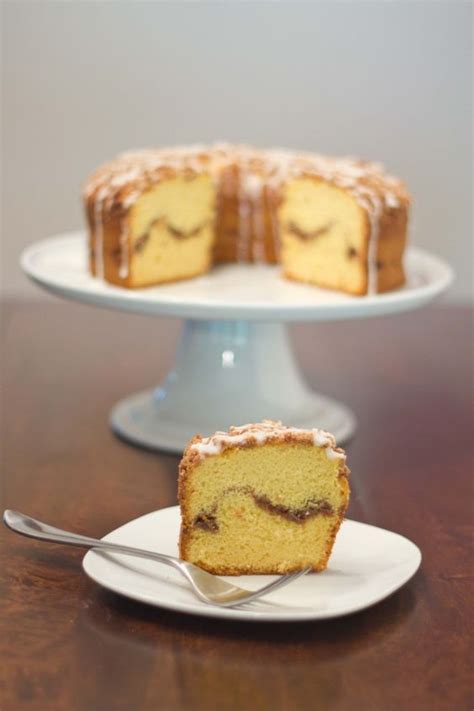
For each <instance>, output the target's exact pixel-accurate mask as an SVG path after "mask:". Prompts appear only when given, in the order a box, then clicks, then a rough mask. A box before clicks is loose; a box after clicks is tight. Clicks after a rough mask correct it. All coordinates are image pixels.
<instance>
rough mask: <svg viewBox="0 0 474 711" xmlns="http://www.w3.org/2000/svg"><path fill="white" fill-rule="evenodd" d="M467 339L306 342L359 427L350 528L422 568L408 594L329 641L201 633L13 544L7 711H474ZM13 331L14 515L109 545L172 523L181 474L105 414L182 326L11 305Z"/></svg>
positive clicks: (437, 329) (466, 324)
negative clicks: (167, 518)
mask: <svg viewBox="0 0 474 711" xmlns="http://www.w3.org/2000/svg"><path fill="white" fill-rule="evenodd" d="M471 319H472V312H471V311H470V310H469V309H467V308H461V307H448V306H433V307H430V308H427V309H425V310H423V311H419V312H415V313H411V314H404V315H399V316H393V317H389V318H385V319H376V320H375V319H374V320H367V321H354V322H350V323H334V324H324V325H317V324H316V325H305V326H303V325H298V326H295V327H294V328H293V329H292V335H293V338H294V345H295V349H296V352H297V355H298V358H299V361H300V363H301V367H302V369H303V371H304V373H305V375H306V377H307V379H308V381H309V382H310V383H311V384H312V385H313V386H314V387H317V388H318V389H320V390H321V391H323V392H326V393H328V394H332V395H335V396H337V397H339V398H340V399H343V400H344V401H345V402H346V403H347V404H349V405H350V406H351V407H352V408H353V409H354V410H355V412H356V413H357V416H358V424H359V428H358V431H357V434H356V437H355V439H354V440H353V441H352V442H351V443H350V444H349V445H348V446H347V451H348V460H349V465H350V467H351V469H352V491H353V493H352V500H351V505H350V510H349V514H348V515H349V517H350V518H353V519H356V520H359V521H366V522H369V523H372V524H375V525H377V526H382V527H384V528H387V529H391V530H394V531H398V532H399V533H401V534H403V535H405V536H408V537H409V538H411V539H412V540H413V541H415V542H416V543H417V544H418V546H419V547H420V548H421V550H422V553H423V563H422V567H421V569H420V571H419V572H418V573H417V574H416V576H415V577H414V578H413V579H412V580H411V581H410V582H409V583H408V584H407V585H406V586H405V587H404V588H402V589H401V590H400V591H398V592H397V593H396V594H394V595H393V596H392V597H390V598H389V599H387V600H385V601H384V602H382V603H379V604H378V605H376V606H375V607H373V608H371V609H368V610H365V611H364V612H361V613H358V614H355V615H352V616H349V617H346V618H341V619H337V620H331V621H326V622H315V623H297V624H265V625H263V624H254V623H239V624H236V623H234V622H230V621H226V622H224V621H219V620H210V619H201V618H199V617H192V616H186V615H181V614H177V613H172V612H168V611H165V610H163V611H162V610H159V609H155V608H150V607H146V606H145V605H141V604H139V603H135V602H132V601H130V600H127V599H124V598H121V597H119V596H117V595H114V594H112V593H109V592H107V591H105V590H103V589H101V588H99V587H98V586H96V585H95V584H94V583H93V582H91V581H90V580H89V579H87V578H86V577H85V575H84V574H83V573H82V570H81V565H80V563H81V558H82V555H83V553H82V552H81V551H80V550H77V551H76V550H75V549H72V548H67V547H61V546H54V545H50V544H45V543H39V542H35V541H31V540H29V539H25V538H22V537H20V536H16V535H14V534H13V533H11V532H9V531H7V530H6V529H5V528H4V527H3V526H2V527H1V532H0V536H1V538H0V556H1V561H0V564H1V568H0V585H1V594H0V606H1V612H0V652H1V656H0V679H1V689H0V693H1V697H0V698H1V702H0V708H1V709H2V711H22V710H23V709H32V710H37V709H38V710H40V711H50V710H51V711H54V710H55V709H67V710H69V709H70V710H72V711H75V710H76V709H77V710H80V711H95V710H97V711H109V710H110V711H114V710H115V709H117V710H118V709H123V710H124V711H129V710H130V711H133V710H139V711H142V710H145V709H146V710H148V709H153V710H154V709H165V710H167V709H190V710H191V711H192V710H193V709H206V710H207V709H245V710H247V709H272V710H275V711H277V710H279V709H285V710H286V709H331V710H332V709H337V710H339V709H344V710H345V709H347V710H350V711H354V710H355V711H357V710H358V709H368V710H372V709H373V710H374V711H391V710H392V709H393V710H396V711H400V710H401V711H404V710H406V709H409V710H410V711H411V710H412V709H413V710H415V711H423V710H424V709H427V710H429V711H433V710H437V709H443V710H444V709H446V710H447V711H459V710H464V709H466V711H468V710H470V709H472V707H473V692H472V685H471V677H470V660H471V659H472V656H471V654H472V626H471V623H472V617H471V615H470V610H471V611H472V608H471V595H472V572H473V566H472V563H473V558H472V547H471V544H472V530H471V528H470V524H471V522H472V465H473V458H472V424H473V422H472V371H471V367H472V351H471V350H470V343H471V337H472V320H471ZM2 323H3V325H2V332H3V337H2V344H3V345H2V430H3V431H2V469H1V476H2V506H3V507H9V508H16V509H18V510H20V511H24V512H27V513H30V514H31V515H33V516H36V517H37V518H40V519H43V520H45V521H48V522H51V523H56V524H57V525H58V526H60V527H64V528H68V529H71V530H76V531H78V532H83V533H88V534H90V535H93V536H97V537H99V536H102V535H104V534H105V533H107V532H108V531H110V530H111V529H113V528H115V527H117V526H119V525H120V524H122V523H124V522H126V521H128V520H130V519H133V518H135V517H137V516H140V515H141V514H143V513H145V512H148V511H152V510H154V509H157V508H161V507H165V506H169V505H173V504H175V503H176V470H177V463H178V458H177V457H175V456H171V455H165V454H157V453H152V452H148V451H143V450H140V449H137V448H133V447H131V446H128V445H127V444H125V443H124V442H122V441H120V440H118V439H116V438H115V437H114V436H113V434H112V433H111V431H110V429H109V426H108V414H109V410H110V408H111V406H112V405H113V404H114V403H115V402H116V400H118V399H119V398H121V397H123V396H124V395H126V394H129V393H131V392H133V391H134V390H139V389H143V388H145V387H148V386H150V385H151V384H153V383H155V382H156V381H157V380H158V379H159V378H160V377H162V376H163V375H164V374H165V372H166V370H167V367H168V366H169V365H170V364H171V362H172V358H173V352H174V348H175V345H176V341H177V338H178V335H179V330H180V324H179V322H178V321H175V320H166V319H159V318H155V319H153V318H147V317H140V316H133V315H125V314H122V313H114V312H111V311H110V312H108V311H105V310H101V309H95V308H90V307H86V306H81V305H78V304H73V303H66V302H60V301H54V300H52V299H51V300H46V301H44V302H42V303H41V302H36V303H35V302H10V303H6V304H5V305H4V309H3V322H2ZM275 385H276V386H277V385H278V374H277V373H276V374H275ZM268 415H269V417H271V415H272V413H271V412H269V413H268Z"/></svg>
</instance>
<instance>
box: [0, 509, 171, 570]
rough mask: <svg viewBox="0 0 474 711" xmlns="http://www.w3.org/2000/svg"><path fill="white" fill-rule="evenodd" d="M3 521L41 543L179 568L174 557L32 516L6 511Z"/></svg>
mask: <svg viewBox="0 0 474 711" xmlns="http://www.w3.org/2000/svg"><path fill="white" fill-rule="evenodd" d="M3 521H4V523H5V525H6V526H7V527H8V528H9V529H10V530H11V531H14V532H15V533H19V534H20V535H22V536H28V537H29V538H35V539H37V540H40V541H49V542H50V543H63V544H65V545H68V546H79V547H81V548H95V549H102V550H108V551H113V552H114V553H122V554H124V555H131V556H135V557H137V558H151V559H152V560H156V561H158V562H159V563H164V564H165V565H170V566H172V567H173V568H174V567H177V563H178V561H177V559H176V558H173V557H172V556H169V555H164V554H163V553H155V552H153V551H146V550H143V549H141V548H132V547H131V546H122V545H121V544H119V543H110V542H108V541H101V540H99V539H97V538H89V537H87V536H81V535H80V534H78V533H71V532H70V531H63V530H62V529H61V528H55V527H54V526H50V525H49V524H47V523H43V522H42V521H38V520H37V519H34V518H31V516H26V515H25V514H22V513H19V512H18V511H12V510H11V509H7V510H6V511H4V513H3Z"/></svg>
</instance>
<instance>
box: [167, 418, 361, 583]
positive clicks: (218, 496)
mask: <svg viewBox="0 0 474 711" xmlns="http://www.w3.org/2000/svg"><path fill="white" fill-rule="evenodd" d="M348 474H349V470H348V468H347V466H346V456H345V453H344V451H343V450H342V449H340V448H339V447H336V442H335V439H334V437H333V436H332V435H331V434H329V433H328V432H324V431H322V430H316V429H314V430H301V429H296V428H293V427H284V426H283V425H282V424H281V422H272V421H270V420H265V421H263V422H261V423H258V424H250V425H244V426H243V427H231V428H230V430H229V432H216V433H215V434H214V435H213V436H212V437H205V438H203V437H201V436H200V435H197V436H196V437H194V439H192V440H191V442H190V443H189V445H188V446H187V448H186V451H185V452H184V455H183V459H182V460H181V464H180V468H179V488H178V495H179V502H180V507H181V534H180V556H181V558H182V559H184V560H187V561H189V562H191V563H195V564H196V565H198V566H200V567H201V568H204V569H205V570H208V571H210V572H211V573H215V574H219V575H244V574H282V573H289V572H291V571H295V570H300V569H302V568H305V567H308V566H309V567H311V568H312V569H313V570H315V571H320V570H324V568H325V567H326V565H327V562H328V558H329V556H330V553H331V550H332V546H333V543H334V539H335V537H336V534H337V531H338V529H339V526H340V525H341V522H342V519H343V516H344V513H345V511H346V509H347V506H348V503H349V483H348Z"/></svg>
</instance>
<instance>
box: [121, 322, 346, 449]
mask: <svg viewBox="0 0 474 711" xmlns="http://www.w3.org/2000/svg"><path fill="white" fill-rule="evenodd" d="M265 418H267V419H268V418H271V419H277V420H282V422H285V423H290V424H291V425H293V426H295V427H303V428H311V427H316V426H317V427H320V428H322V429H326V430H329V431H330V432H332V433H333V434H334V435H335V436H336V439H337V441H338V442H344V441H346V440H347V439H348V438H349V437H350V436H351V435H352V434H353V433H354V430H355V417H354V415H353V414H352V412H351V411H350V410H349V409H348V408H347V407H345V406H344V405H342V404H340V403H338V402H336V401H335V400H331V399H330V398H326V397H324V396H322V395H319V394H316V393H314V392H312V391H311V390H309V389H308V387H307V386H306V385H305V383H304V381H303V379H302V377H301V375H300V373H299V370H298V368H297V366H296V363H295V360H294V358H293V354H292V352H291V349H290V345H289V342H288V336H287V332H286V326H285V325H284V324H279V323H253V322H251V321H198V320H187V321H186V322H185V325H184V331H183V335H182V337H181V343H180V345H179V347H178V352H177V356H176V362H175V366H174V368H173V369H172V371H171V372H170V373H169V374H168V376H167V378H166V379H165V381H164V382H163V383H162V384H161V385H160V386H159V387H157V388H156V389H155V390H148V391H145V392H141V393H137V394H135V395H132V396H131V397H127V398H125V399H124V400H122V401H121V402H119V403H118V404H117V405H116V406H115V407H114V408H113V410H112V414H111V423H112V428H113V429H114V431H115V432H116V433H117V434H118V435H120V436H121V437H124V438H125V439H127V440H130V441H132V442H134V443H135V444H139V445H145V446H146V447H151V448H156V449H162V450H167V451H171V452H180V451H182V450H183V447H184V446H185V444H186V442H188V441H189V439H190V438H191V437H192V436H193V435H195V434H196V432H202V433H204V434H208V433H212V432H215V430H219V429H220V430H222V429H227V428H228V427H229V426H230V425H232V424H244V423H247V422H258V421H260V420H262V419H265Z"/></svg>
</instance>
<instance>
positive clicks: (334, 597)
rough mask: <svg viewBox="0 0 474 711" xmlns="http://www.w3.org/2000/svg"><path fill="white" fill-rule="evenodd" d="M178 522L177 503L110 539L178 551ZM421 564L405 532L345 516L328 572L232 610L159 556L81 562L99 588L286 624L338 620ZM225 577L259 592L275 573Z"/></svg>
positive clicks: (91, 557) (179, 607)
mask: <svg viewBox="0 0 474 711" xmlns="http://www.w3.org/2000/svg"><path fill="white" fill-rule="evenodd" d="M179 526H180V513H179V508H178V507H177V506H173V507H171V508H168V509H162V510H161V511H154V512H153V513H150V514H147V515H146V516H141V517H140V518H137V519H135V520H134V521H130V522H129V523H126V524H125V525H124V526H121V527H120V528H117V529H116V530H115V531H112V533H109V534H108V535H107V536H105V537H104V540H106V541H113V542H115V543H122V544H125V545H129V546H135V547H137V548H145V549H147V550H156V551H159V552H160V553H167V554H168V555H174V556H177V554H178V549H177V540H178V534H179ZM420 562H421V553H420V550H419V549H418V548H417V546H415V544H414V543H412V542H411V541H409V540H408V539H406V538H404V537H403V536H400V535H398V534H397V533H391V532H390V531H385V530H383V529H382V528H376V527H375V526H368V525H367V524H365V523H358V522H356V521H348V520H346V521H344V523H343V524H342V526H341V529H340V531H339V533H338V535H337V538H336V543H335V545H334V549H333V552H332V555H331V558H330V561H329V566H328V568H327V570H325V571H324V572H323V573H312V574H308V575H306V576H304V577H303V578H300V579H298V580H296V581H295V582H294V583H292V584H290V585H288V587H286V588H283V589H282V590H280V591H276V592H275V593H271V594H270V595H268V596H267V597H265V598H262V599H261V600H258V601H256V602H254V603H249V604H247V605H245V606H242V607H240V608H239V607H238V608H233V609H231V608H220V607H214V606H212V605H207V604H206V603H204V602H201V601H200V600H198V599H197V598H196V597H195V595H194V594H193V593H192V592H191V590H190V589H189V587H188V584H187V583H186V581H185V580H184V578H182V577H181V575H180V574H179V573H178V572H176V571H174V570H173V569H172V568H168V567H166V566H164V565H160V564H159V563H156V562H153V561H147V560H142V559H140V558H131V557H127V556H121V555H116V554H112V553H104V552H99V551H94V550H91V551H89V552H88V553H87V555H86V556H85V558H84V560H83V567H84V570H85V572H86V573H87V575H89V577H91V578H92V579H93V580H95V581H96V582H97V583H99V585H102V586H103V587H105V588H108V589H109V590H112V591H113V592H116V593H119V594H121V595H125V596H126V597H130V598H132V599H133V600H139V601H140V602H145V603H148V604H150V605H155V606H156V607H164V608H168V609H171V610H176V611H178V612H185V613H188V614H193V615H203V616H205V617H223V618H227V619H235V620H253V621H255V622H284V621H297V620H321V619H327V618H330V617H339V616H342V615H348V614H350V613H352V612H357V611H358V610H363V609H364V608H366V607H370V605H374V604H375V603H376V602H379V601H380V600H383V599H384V598H386V597H387V596H388V595H390V594H391V593H393V592H395V590H398V588H400V587H401V586H402V585H404V583H406V582H407V581H408V580H409V579H410V578H411V577H412V576H413V575H414V574H415V573H416V571H417V570H418V567H419V565H420ZM226 579H227V580H230V581H232V582H234V583H236V584H237V585H241V586H242V587H245V588H247V589H249V590H255V589H257V588H259V587H261V586H262V585H265V584H266V583H268V582H269V581H270V580H271V579H272V576H263V575H246V576H241V577H236V578H226Z"/></svg>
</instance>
